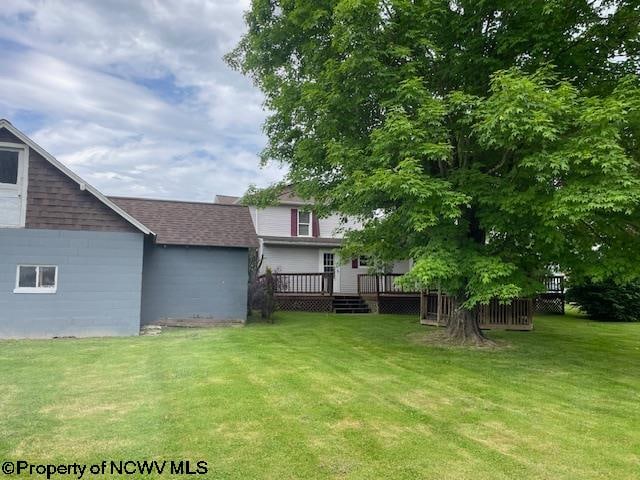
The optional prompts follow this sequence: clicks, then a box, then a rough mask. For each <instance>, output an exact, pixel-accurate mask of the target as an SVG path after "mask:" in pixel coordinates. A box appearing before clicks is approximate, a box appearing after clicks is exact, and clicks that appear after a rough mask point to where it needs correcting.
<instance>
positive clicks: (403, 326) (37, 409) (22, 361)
mask: <svg viewBox="0 0 640 480" xmlns="http://www.w3.org/2000/svg"><path fill="white" fill-rule="evenodd" d="M535 326H536V328H535V330H534V331H533V332H491V334H490V335H491V337H492V338H494V339H499V340H503V341H507V342H508V343H509V345H510V346H509V347H507V348H502V349H500V350H497V351H487V350H477V349H475V350H473V349H460V348H442V347H434V346H429V345H426V344H424V342H421V340H422V337H423V336H424V334H425V333H429V332H433V329H432V328H426V327H422V326H420V325H418V324H417V322H416V320H415V319H414V318H410V317H403V316H391V315H389V316H383V315H380V316H369V315H362V316H335V315H329V316H328V315H323V314H301V313H280V314H278V315H277V321H276V324H275V325H266V324H252V325H249V326H247V327H246V328H227V329H210V330H189V329H184V330H182V329H179V330H172V331H169V332H164V333H163V334H162V335H161V336H158V337H140V338H114V339H86V340H51V341H5V342H0V382H1V388H0V461H3V460H5V459H11V460H17V459H26V460H28V461H31V462H73V461H79V462H82V463H95V462H98V461H101V460H102V459H108V460H110V459H123V460H127V459H135V460H141V459H183V458H184V459H191V460H206V461H207V462H208V465H209V475H208V477H209V478H237V479H251V478H265V479H286V478H305V479H307V478H349V479H351V478H354V479H355V478H357V479H375V478H388V479H401V478H406V479H418V478H437V479H465V478H474V479H475V478H486V479H501V478H504V479H524V478H539V479H554V480H555V479H578V478H580V479H584V478H611V479H616V480H621V479H627V478H628V479H637V478H639V477H640V324H605V323H597V322H591V321H588V320H584V319H581V318H578V317H576V316H567V317H565V318H563V317H541V318H537V319H536V324H535ZM40 478H43V477H40ZM58 478H63V477H58ZM64 478H70V477H64ZM128 478H131V477H128ZM141 478H149V477H141ZM161 478H170V476H167V475H164V476H163V477H161ZM196 478H202V477H196Z"/></svg>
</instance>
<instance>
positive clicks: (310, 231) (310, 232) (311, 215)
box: [298, 209, 313, 237]
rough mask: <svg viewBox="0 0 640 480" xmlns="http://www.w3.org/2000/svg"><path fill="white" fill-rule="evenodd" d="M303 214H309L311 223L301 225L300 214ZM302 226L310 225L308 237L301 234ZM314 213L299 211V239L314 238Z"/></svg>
mask: <svg viewBox="0 0 640 480" xmlns="http://www.w3.org/2000/svg"><path fill="white" fill-rule="evenodd" d="M301 213H309V223H308V224H307V223H300V214H301ZM300 225H308V227H309V233H308V234H307V235H301V234H300ZM312 225H313V212H306V211H303V210H300V209H298V236H299V237H313V227H312Z"/></svg>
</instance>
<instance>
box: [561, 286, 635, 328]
mask: <svg viewBox="0 0 640 480" xmlns="http://www.w3.org/2000/svg"><path fill="white" fill-rule="evenodd" d="M567 301H569V302H570V303H573V304H576V305H578V306H579V307H580V308H581V309H582V311H584V312H585V313H586V314H587V315H588V316H589V317H590V318H593V319H594V320H602V321H612V322H637V321H640V282H635V283H629V284H626V285H617V284H615V283H614V282H611V281H604V282H585V283H583V284H581V285H571V286H570V288H569V289H568V291H567Z"/></svg>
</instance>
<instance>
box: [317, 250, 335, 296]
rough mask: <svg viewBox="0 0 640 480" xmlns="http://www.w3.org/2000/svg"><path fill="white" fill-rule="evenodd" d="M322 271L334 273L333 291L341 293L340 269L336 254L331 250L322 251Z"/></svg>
mask: <svg viewBox="0 0 640 480" xmlns="http://www.w3.org/2000/svg"><path fill="white" fill-rule="evenodd" d="M320 271H321V272H324V273H333V291H334V293H339V292H340V267H339V266H338V265H336V254H335V253H333V251H331V250H320Z"/></svg>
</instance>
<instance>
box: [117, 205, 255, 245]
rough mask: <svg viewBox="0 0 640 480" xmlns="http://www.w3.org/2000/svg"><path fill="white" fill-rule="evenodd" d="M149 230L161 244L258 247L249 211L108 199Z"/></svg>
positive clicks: (219, 206)
mask: <svg viewBox="0 0 640 480" xmlns="http://www.w3.org/2000/svg"><path fill="white" fill-rule="evenodd" d="M109 198H110V199H111V200H112V201H113V202H114V203H115V204H116V205H118V206H119V207H120V208H122V209H123V210H125V211H126V212H127V213H128V214H129V215H131V216H132V217H134V218H136V219H137V220H138V221H139V222H142V223H143V224H145V225H146V226H147V227H149V228H150V229H151V230H153V232H154V233H155V234H156V243H159V244H162V245H193V246H202V247H204V246H211V247H257V246H258V237H257V236H256V231H255V229H254V227H253V221H252V220H251V215H250V214H249V209H248V208H247V207H243V206H241V205H221V204H216V203H202V202H183V201H174V200H152V199H146V198H130V197H109Z"/></svg>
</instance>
